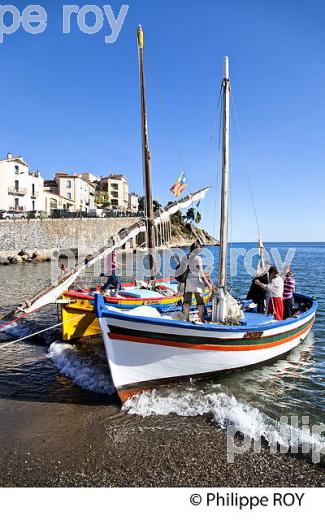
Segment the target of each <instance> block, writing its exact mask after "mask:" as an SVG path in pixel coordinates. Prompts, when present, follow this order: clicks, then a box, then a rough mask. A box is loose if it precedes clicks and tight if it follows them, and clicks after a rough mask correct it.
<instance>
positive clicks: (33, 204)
mask: <svg viewBox="0 0 325 520" xmlns="http://www.w3.org/2000/svg"><path fill="white" fill-rule="evenodd" d="M32 211H35V200H32Z"/></svg>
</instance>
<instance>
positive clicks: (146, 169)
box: [138, 25, 156, 280]
mask: <svg viewBox="0 0 325 520" xmlns="http://www.w3.org/2000/svg"><path fill="white" fill-rule="evenodd" d="M143 44H144V39H143V31H142V27H141V25H139V27H138V52H139V73H140V97H141V131H142V132H141V134H142V164H143V182H144V192H145V215H146V219H147V247H148V251H149V265H150V278H151V280H154V279H155V271H156V261H155V246H156V240H155V228H154V223H153V218H154V213H153V203H152V185H151V172H150V150H149V138H148V121H147V109H146V95H145V82H144V64H143Z"/></svg>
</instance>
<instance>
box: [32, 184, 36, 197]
mask: <svg viewBox="0 0 325 520" xmlns="http://www.w3.org/2000/svg"><path fill="white" fill-rule="evenodd" d="M32 197H35V184H32Z"/></svg>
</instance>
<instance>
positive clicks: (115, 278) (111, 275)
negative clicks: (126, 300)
mask: <svg viewBox="0 0 325 520" xmlns="http://www.w3.org/2000/svg"><path fill="white" fill-rule="evenodd" d="M108 262H109V263H110V266H109V268H108V269H107V271H108V276H107V280H106V283H105V284H104V285H103V291H104V292H105V291H108V289H109V288H110V287H113V289H114V291H115V293H118V291H119V290H120V289H121V278H120V274H119V263H118V261H117V253H116V251H115V249H114V250H113V251H112V253H111V255H109V257H108Z"/></svg>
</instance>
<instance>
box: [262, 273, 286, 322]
mask: <svg viewBox="0 0 325 520" xmlns="http://www.w3.org/2000/svg"><path fill="white" fill-rule="evenodd" d="M255 283H256V285H258V286H259V287H262V289H265V291H266V303H267V313H268V314H274V317H275V319H276V320H283V279H282V278H281V276H280V275H279V271H278V269H277V267H275V266H271V267H270V269H269V283H267V284H264V283H261V282H260V281H259V280H255Z"/></svg>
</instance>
